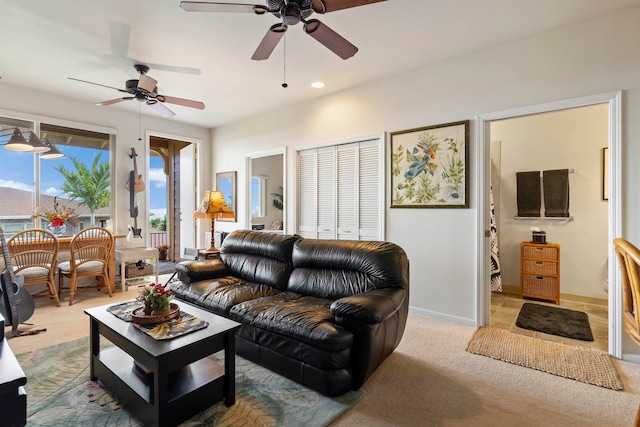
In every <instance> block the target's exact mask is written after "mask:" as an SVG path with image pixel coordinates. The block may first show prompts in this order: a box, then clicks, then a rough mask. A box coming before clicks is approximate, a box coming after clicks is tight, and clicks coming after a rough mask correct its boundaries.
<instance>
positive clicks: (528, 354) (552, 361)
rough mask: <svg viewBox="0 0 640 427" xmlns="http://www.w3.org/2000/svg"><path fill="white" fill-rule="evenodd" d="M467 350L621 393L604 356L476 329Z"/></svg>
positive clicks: (566, 346)
mask: <svg viewBox="0 0 640 427" xmlns="http://www.w3.org/2000/svg"><path fill="white" fill-rule="evenodd" d="M467 351H468V352H470V353H474V354H479V355H481V356H487V357H491V358H493V359H498V360H502V361H503V362H508V363H513V364H514V365H519V366H524V367H526V368H532V369H536V370H538V371H542V372H547V373H549V374H553V375H558V376H560V377H564V378H570V379H573V380H577V381H580V382H583V383H587V384H593V385H597V386H600V387H604V388H610V389H612V390H622V389H623V385H622V381H621V380H620V377H619V375H618V371H616V368H615V366H613V363H612V362H611V358H610V357H609V355H608V354H607V353H604V352H601V351H595V350H591V349H588V348H583V347H573V346H569V345H565V344H558V343H554V342H550V341H544V340H541V339H538V338H532V337H526V336H524V335H517V334H513V333H511V332H509V331H506V330H504V329H499V328H491V327H486V326H480V327H479V328H478V329H477V330H476V332H475V334H474V335H473V338H471V341H469V345H468V346H467Z"/></svg>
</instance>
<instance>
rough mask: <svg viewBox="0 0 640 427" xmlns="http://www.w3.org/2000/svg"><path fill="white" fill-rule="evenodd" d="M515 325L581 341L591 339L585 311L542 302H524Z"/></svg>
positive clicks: (591, 335)
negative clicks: (552, 305)
mask: <svg viewBox="0 0 640 427" xmlns="http://www.w3.org/2000/svg"><path fill="white" fill-rule="evenodd" d="M516 325H517V326H518V327H520V328H523V329H529V330H533V331H539V332H544V333H545V334H551V335H558V336H561V337H567V338H573V339H576V340H581V341H593V333H592V332H591V326H590V325H589V316H588V315H587V313H584V312H582V311H576V310H568V309H566V308H559V307H551V306H548V305H542V304H532V303H524V304H523V305H522V309H520V313H519V314H518V319H517V320H516Z"/></svg>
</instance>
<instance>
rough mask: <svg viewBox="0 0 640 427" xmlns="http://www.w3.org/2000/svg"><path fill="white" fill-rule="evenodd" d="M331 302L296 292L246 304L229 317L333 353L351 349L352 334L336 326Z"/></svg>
mask: <svg viewBox="0 0 640 427" xmlns="http://www.w3.org/2000/svg"><path fill="white" fill-rule="evenodd" d="M331 302H332V301H330V300H327V299H324V298H316V297H309V296H303V295H299V294H296V293H294V292H281V293H279V294H277V295H272V296H267V297H263V298H258V299H255V300H250V301H245V302H243V303H240V304H238V305H235V306H234V307H233V308H232V309H231V310H230V312H229V316H230V317H231V318H232V319H234V320H236V321H239V322H242V323H246V324H249V325H251V326H253V327H254V328H259V329H264V330H267V331H270V332H273V333H275V334H278V335H282V336H286V337H290V338H293V339H294V340H297V341H301V342H303V343H306V344H309V345H311V346H314V347H318V348H321V349H324V350H328V351H331V352H336V351H341V350H347V349H350V348H351V347H352V345H353V334H352V333H351V332H350V331H349V330H347V329H345V328H343V327H341V326H339V325H336V324H335V322H334V316H333V315H332V314H331V311H330V306H331Z"/></svg>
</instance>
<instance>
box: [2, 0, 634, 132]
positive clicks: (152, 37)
mask: <svg viewBox="0 0 640 427" xmlns="http://www.w3.org/2000/svg"><path fill="white" fill-rule="evenodd" d="M224 1H227V2H229V1H230V0H224ZM236 2H237V3H247V4H253V3H254V2H251V1H247V0H236ZM257 3H260V4H263V3H262V1H258V2H257ZM638 4H640V0H388V1H383V2H380V3H375V4H371V5H366V6H360V7H355V8H351V9H346V10H341V11H336V12H331V13H328V14H326V15H318V14H314V15H313V16H312V17H313V18H316V19H319V20H320V21H322V22H323V23H324V24H326V25H328V26H329V27H331V28H332V29H333V30H334V31H336V32H338V33H339V34H340V35H342V36H343V37H345V38H346V39H347V40H349V41H350V42H352V43H353V44H355V45H356V46H357V47H358V48H359V49H360V50H359V52H358V53H357V54H356V55H355V56H354V57H353V58H350V59H348V60H346V61H345V60H342V59H340V58H339V57H338V56H336V55H335V54H333V53H332V52H331V51H329V50H328V49H326V48H325V47H324V46H323V45H321V44H320V43H318V42H317V41H316V40H315V39H313V38H311V37H309V36H307V35H306V34H305V33H304V32H303V31H302V28H301V26H302V25H301V24H299V25H296V26H292V27H289V30H288V32H287V34H286V37H285V39H284V40H286V82H287V83H288V85H289V87H288V88H286V89H284V88H282V86H281V84H282V83H283V80H284V67H283V65H284V62H285V61H284V55H283V50H284V49H283V47H284V43H283V42H282V41H281V42H280V44H279V45H278V46H277V47H276V49H275V51H274V52H273V54H272V55H271V58H269V59H268V60H266V61H252V60H251V59H250V58H251V55H252V54H253V52H254V50H255V49H256V47H257V46H258V44H259V43H260V41H261V40H262V37H263V36H264V34H265V33H266V31H267V29H268V28H269V27H270V26H271V25H273V24H275V23H277V22H278V21H277V19H276V18H275V17H274V16H272V15H270V14H267V15H263V16H256V15H253V14H240V13H238V14H232V13H195V12H185V11H184V10H182V9H181V8H180V6H179V0H134V1H131V0H0V77H1V78H2V80H1V81H2V83H4V84H9V85H16V86H24V87H30V88H33V89H37V90H40V91H44V92H50V93H54V94H60V95H64V96H67V97H70V98H76V99H79V100H84V101H87V102H90V103H96V102H100V101H105V100H109V99H114V98H118V97H120V96H122V95H123V94H121V93H119V92H117V91H115V90H113V89H109V88H104V87H100V86H94V85H89V84H86V83H80V82H76V81H72V80H69V79H67V77H74V78H78V79H82V80H88V81H91V82H96V83H101V84H104V85H107V86H112V87H118V88H124V84H125V81H126V80H127V79H134V78H137V73H136V71H135V70H134V68H133V64H135V63H143V64H146V65H149V66H150V67H151V70H150V71H149V73H148V75H149V76H151V77H153V78H155V79H156V80H158V91H159V93H161V94H164V95H171V96H175V97H180V98H188V99H195V100H198V101H202V102H204V103H205V105H206V108H205V109H204V110H203V111H199V110H195V109H191V108H186V107H182V106H176V105H171V104H166V105H167V106H168V107H169V108H170V109H171V110H173V111H174V112H175V113H176V115H175V116H174V117H173V118H171V119H170V120H177V121H182V122H185V123H190V124H194V125H199V126H203V127H207V128H211V127H216V126H219V125H221V124H224V123H228V122H232V121H236V120H239V119H242V118H246V117H249V116H253V115H256V114H260V113H264V112H267V111H269V110H271V109H273V108H276V107H280V106H284V105H287V104H292V103H297V102H301V101H304V100H308V99H311V98H315V97H320V96H324V95H327V94H329V93H334V92H337V91H341V90H344V89H346V88H349V87H353V86H358V85H362V84H365V83H367V82H370V81H374V80H378V79H381V78H384V77H387V76H391V75H394V74H398V73H401V72H403V71H405V70H409V69H413V68H416V67H419V66H421V65H424V64H427V63H431V62H436V61H441V60H444V59H447V58H451V57H455V56H459V55H464V54H466V53H469V52H473V51H477V50H481V49H484V48H487V47H491V46H495V45H499V44H502V43H507V42H510V41H513V40H517V39H520V38H524V37H528V36H531V35H533V34H536V33H540V32H544V31H548V30H550V29H554V28H558V27H562V26H565V25H569V24H571V23H574V22H579V21H582V20H586V19H589V18H592V17H594V16H597V15H601V14H603V13H607V12H610V11H613V10H617V9H621V8H625V7H631V6H634V5H638ZM550 48H551V47H550ZM316 80H322V81H324V82H325V83H326V87H325V88H324V89H320V90H318V89H312V88H311V87H310V84H311V83H312V82H313V81H316ZM0 96H1V93H0ZM92 108H96V112H97V114H99V112H100V109H102V108H122V109H127V110H129V111H132V112H135V113H136V114H137V112H138V105H137V102H136V101H127V102H121V103H119V104H117V105H112V106H108V107H98V106H95V107H92ZM146 109H147V110H148V111H146V112H145V111H144V110H145V108H143V112H145V113H148V114H150V115H154V114H156V113H155V112H154V110H152V109H151V108H146ZM303 113H304V112H301V114H303ZM280 119H282V118H278V117H274V120H280Z"/></svg>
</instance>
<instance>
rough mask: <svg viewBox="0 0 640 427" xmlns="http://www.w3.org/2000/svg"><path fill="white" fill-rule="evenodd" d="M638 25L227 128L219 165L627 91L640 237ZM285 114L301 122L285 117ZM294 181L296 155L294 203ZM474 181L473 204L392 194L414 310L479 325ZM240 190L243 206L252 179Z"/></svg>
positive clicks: (519, 45) (392, 223)
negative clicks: (428, 205) (404, 200)
mask: <svg viewBox="0 0 640 427" xmlns="http://www.w3.org/2000/svg"><path fill="white" fill-rule="evenodd" d="M638 22H640V8H638V7H635V8H631V9H627V10H623V11H620V12H617V13H615V14H612V15H607V16H604V17H601V18H598V19H595V20H590V21H586V22H583V23H580V24H578V25H573V26H570V27H566V28H561V29H558V30H555V31H551V32H548V33H545V34H541V35H538V36H535V37H531V38H527V39H523V40H520V41H518V42H514V43H509V44H505V45H500V46H496V47H494V48H491V49H487V50H484V51H481V52H476V53H473V54H470V55H466V56H464V57H459V58H454V59H451V60H447V61H444V62H441V63H437V64H433V65H429V66H425V67H422V68H419V69H416V70H414V71H411V72H407V73H403V74H400V75H397V76H394V77H392V78H388V79H385V80H382V81H379V82H376V83H372V84H369V85H364V86H361V87H357V88H354V89H352V90H348V91H344V92H341V93H338V94H334V95H328V96H326V97H324V98H321V99H319V100H316V101H312V102H308V103H304V104H300V105H296V106H292V107H289V108H283V109H280V110H277V111H270V112H269V113H268V114H265V115H261V116H258V117H254V118H251V119H248V120H244V121H241V122H238V123H234V124H230V125H227V126H222V127H220V128H217V129H215V130H214V131H213V141H214V149H213V157H212V160H213V168H214V169H215V170H217V171H218V170H219V171H222V170H237V171H238V177H239V181H240V180H244V176H245V171H244V168H245V165H244V157H243V155H244V153H246V152H250V151H256V150H266V149H269V148H273V147H280V146H282V145H283V144H286V145H288V146H289V147H290V148H291V147H296V148H300V147H304V146H310V145H314V144H322V143H329V142H332V141H339V140H343V139H346V138H350V137H355V136H361V135H370V134H374V133H376V132H383V131H397V130H403V129H410V128H416V127H421V126H427V125H435V124H439V123H448V122H452V121H458V120H466V119H472V120H473V119H474V118H475V117H476V116H477V115H478V114H484V113H490V112H495V111H502V110H506V109H511V108H517V107H523V106H528V105H537V104H542V103H547V102H553V101H558V100H563V99H570V98H576V97H581V96H586V95H591V94H596V93H604V92H610V91H615V90H623V107H622V108H623V113H622V122H623V126H622V135H623V141H622V145H623V146H622V149H623V156H624V160H623V165H622V166H623V185H622V187H623V197H624V203H623V229H624V237H626V238H628V239H630V240H631V241H636V242H638V243H640V222H639V221H638V219H637V218H639V217H640V215H639V214H640V192H637V191H634V190H633V188H634V186H633V183H635V182H638V181H639V179H640V171H639V170H638V168H636V167H635V165H636V163H637V162H638V161H640V144H638V143H637V141H638V139H639V138H640V120H638V119H637V118H638V117H640V55H639V54H638V46H639V45H640V25H638ZM430 42H432V41H430ZM301 112H303V114H301ZM274 115H277V116H278V117H291V118H292V119H291V120H280V121H274V120H273V117H274ZM471 129H472V134H471V144H470V145H471V147H470V155H471V157H470V165H473V164H474V163H475V158H476V155H477V152H476V149H475V147H474V146H473V141H474V140H475V137H476V136H475V135H474V132H473V129H474V127H473V126H472V127H471ZM289 154H292V153H291V151H290V153H289ZM290 158H293V156H290ZM387 163H388V159H387ZM471 173H472V174H473V171H471ZM294 184H295V165H294V164H293V162H290V164H289V171H288V182H287V188H288V189H289V190H290V191H289V192H288V194H287V206H288V207H289V208H290V209H293V206H294V200H295V198H294V194H295V192H294V191H291V189H295V186H294ZM386 185H387V186H388V185H389V184H388V178H387V184H386ZM471 187H472V188H471V190H470V191H469V195H470V197H471V208H470V209H388V196H387V197H386V200H387V201H386V203H387V212H386V231H387V233H386V236H387V240H389V241H393V242H395V243H398V244H400V245H401V246H402V247H404V249H405V250H406V251H407V253H408V255H409V258H410V260H411V301H410V303H411V306H412V308H413V310H415V311H418V312H422V313H425V314H432V315H436V316H441V317H445V318H448V319H452V320H458V321H460V322H465V323H469V324H473V323H474V322H475V307H476V302H475V291H476V286H477V283H476V270H477V268H476V260H477V253H476V249H475V248H476V247H477V245H476V236H477V230H476V217H477V215H476V212H475V210H476V206H477V205H476V202H475V198H476V197H477V196H478V194H477V193H478V183H477V182H473V181H472V182H471ZM238 188H239V189H240V194H239V197H238V201H239V204H241V205H242V204H243V203H245V202H244V199H246V197H245V195H244V194H242V191H244V190H243V189H244V188H245V183H244V182H239V185H238ZM238 211H239V212H245V211H246V209H245V208H244V206H239V209H238ZM293 213H294V212H293V211H289V214H288V215H287V218H289V219H288V221H289V224H288V227H289V230H294V229H295V227H294V224H295V215H293ZM240 223H243V221H242V220H241V221H240Z"/></svg>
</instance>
